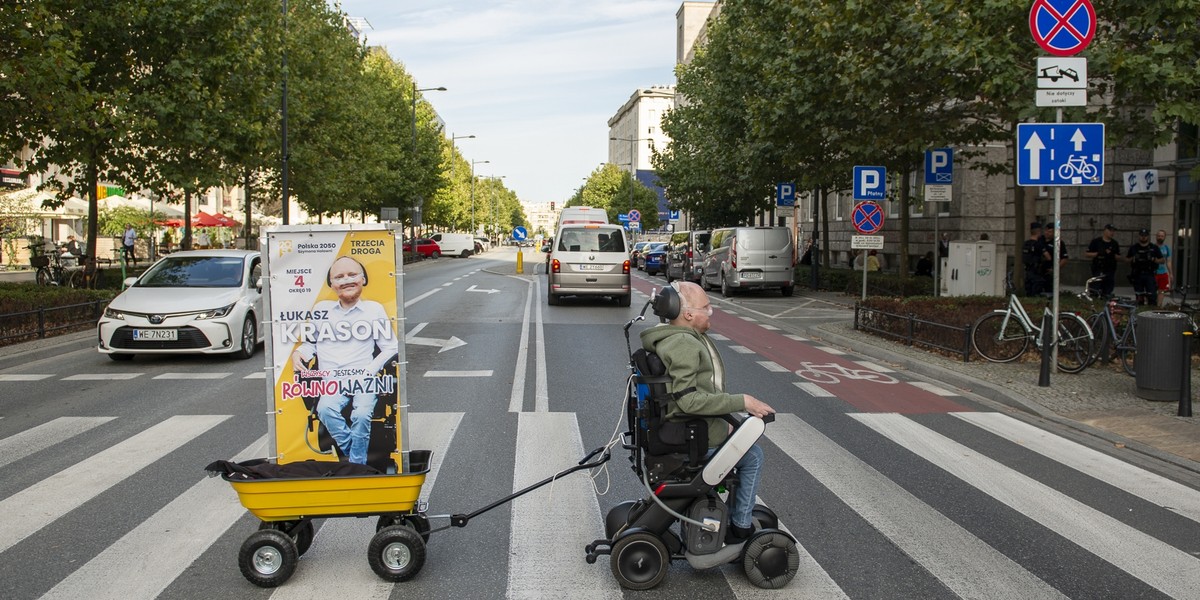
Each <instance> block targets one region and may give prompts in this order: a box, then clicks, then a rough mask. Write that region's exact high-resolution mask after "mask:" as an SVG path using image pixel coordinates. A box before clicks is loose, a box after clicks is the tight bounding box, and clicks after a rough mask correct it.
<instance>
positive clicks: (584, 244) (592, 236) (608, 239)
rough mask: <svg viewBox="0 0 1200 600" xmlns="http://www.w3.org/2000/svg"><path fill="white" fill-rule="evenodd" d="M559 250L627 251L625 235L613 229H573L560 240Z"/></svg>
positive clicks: (561, 236)
mask: <svg viewBox="0 0 1200 600" xmlns="http://www.w3.org/2000/svg"><path fill="white" fill-rule="evenodd" d="M558 251H559V252H625V236H624V235H621V232H620V231H619V230H612V229H604V230H601V229H573V230H570V231H564V232H563V233H562V235H560V236H559V240H558Z"/></svg>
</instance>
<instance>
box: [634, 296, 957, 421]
mask: <svg viewBox="0 0 1200 600" xmlns="http://www.w3.org/2000/svg"><path fill="white" fill-rule="evenodd" d="M634 287H636V288H637V289H638V290H639V291H642V292H644V293H646V294H647V295H648V294H650V293H651V291H652V290H653V289H657V288H658V287H660V286H659V285H653V284H651V283H649V282H646V281H644V280H641V279H638V278H635V279H634ZM713 309H714V310H713V314H712V317H710V321H709V322H710V323H711V329H710V333H719V334H721V335H724V336H725V337H727V338H729V339H730V341H731V342H732V343H734V344H737V345H740V346H745V347H746V348H749V349H750V350H751V351H753V352H754V353H755V354H757V355H758V356H759V357H761V358H762V359H763V360H769V361H772V362H774V363H775V364H778V365H780V366H781V367H784V368H785V369H787V370H788V371H789V372H790V373H791V376H792V377H793V378H795V380H796V381H801V382H812V381H813V380H814V379H824V380H825V382H823V383H817V385H820V386H821V387H822V388H824V389H825V390H827V391H829V392H830V393H832V394H834V395H835V396H837V398H838V399H839V400H841V401H843V402H846V403H847V404H850V405H851V406H853V407H854V408H856V409H858V410H859V411H862V412H872V413H880V412H886V413H899V414H925V413H945V412H972V411H974V410H975V409H972V408H969V407H967V406H964V405H962V404H959V403H956V402H954V401H952V400H950V399H948V398H945V397H943V396H939V395H937V394H934V393H933V392H930V391H928V390H925V389H921V388H919V387H916V386H913V385H906V382H905V381H904V380H903V378H902V377H900V376H899V375H898V374H894V373H887V374H883V373H879V374H876V375H877V376H876V375H867V374H865V373H861V372H862V371H864V370H865V369H867V368H866V367H864V366H863V365H860V364H858V363H856V362H853V361H852V360H850V359H849V358H847V357H843V356H836V355H833V354H830V353H828V352H826V351H824V350H821V349H819V348H817V347H815V346H813V345H811V344H808V343H805V342H800V341H797V340H793V339H791V338H788V337H785V336H784V335H783V334H781V333H779V332H776V331H771V330H769V329H764V328H763V327H761V326H759V325H757V324H755V323H750V322H747V321H745V320H743V319H740V318H738V317H737V316H734V315H730V314H728V313H726V312H725V311H724V310H722V307H721V305H720V304H719V303H714V304H713ZM723 354H724V353H723ZM796 371H807V372H808V373H807V374H808V375H809V377H807V378H806V377H804V376H803V375H797V374H796ZM846 371H849V372H851V373H852V375H849V376H845V375H842V373H844V372H846ZM854 373H857V374H858V375H857V376H856V375H853V374H854ZM834 378H836V379H837V380H838V383H830V382H831V381H832V380H833V379H834ZM889 379H900V380H901V381H900V383H899V384H894V383H889V382H888V380H889Z"/></svg>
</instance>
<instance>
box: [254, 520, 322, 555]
mask: <svg viewBox="0 0 1200 600" xmlns="http://www.w3.org/2000/svg"><path fill="white" fill-rule="evenodd" d="M258 528H259V529H260V530H263V529H274V530H275V531H281V532H283V533H284V534H285V535H287V536H288V537H290V538H292V540H293V541H295V542H296V554H297V555H298V556H304V553H305V552H308V549H309V548H310V547H312V543H313V537H314V536H315V535H316V534H315V533H314V532H313V524H312V521H311V520H308V519H304V520H301V521H263V522H262V523H261V524H259V526H258Z"/></svg>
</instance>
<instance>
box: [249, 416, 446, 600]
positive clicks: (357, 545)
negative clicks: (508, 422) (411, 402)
mask: <svg viewBox="0 0 1200 600" xmlns="http://www.w3.org/2000/svg"><path fill="white" fill-rule="evenodd" d="M462 417H463V413H460V412H456V413H409V419H411V421H410V422H409V435H410V436H411V438H412V439H411V440H410V441H411V444H410V445H409V447H410V448H413V449H418V450H432V451H433V464H431V465H429V474H428V475H426V476H425V484H424V485H422V486H421V499H422V500H427V499H428V498H429V492H430V490H432V489H433V486H434V483H435V482H436V480H437V476H438V474H439V473H440V472H441V466H442V458H444V457H445V456H446V449H447V448H449V447H450V442H451V441H453V438H454V434H455V432H457V431H458V426H459V423H460V422H461V421H462ZM376 521H377V519H373V518H371V519H325V521H324V523H323V524H322V525H321V529H320V530H319V531H317V536H316V538H315V539H314V541H313V545H312V548H311V549H310V550H309V551H308V552H307V553H306V554H305V555H304V568H303V569H296V574H295V575H293V576H292V578H291V579H290V580H288V584H287V585H285V586H283V587H280V588H278V589H276V590H275V593H274V594H272V595H271V599H272V600H289V599H292V598H297V599H310V598H354V599H355V600H359V599H361V600H371V599H378V600H384V599H386V598H388V597H389V596H391V593H392V591H393V589H394V586H393V584H391V583H389V582H386V581H383V580H382V579H379V578H378V577H375V576H374V574H368V575H367V576H363V577H348V576H347V574H350V573H362V572H363V556H364V554H365V549H366V546H367V543H368V542H369V541H370V539H371V537H372V536H374V535H375V523H376ZM435 525H438V524H435ZM249 533H250V532H246V534H247V535H249ZM310 559H311V560H310Z"/></svg>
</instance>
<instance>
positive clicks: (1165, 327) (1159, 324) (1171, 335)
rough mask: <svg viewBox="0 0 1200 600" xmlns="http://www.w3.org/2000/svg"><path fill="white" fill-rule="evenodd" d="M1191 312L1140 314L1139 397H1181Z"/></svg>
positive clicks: (1168, 399) (1165, 398)
mask: <svg viewBox="0 0 1200 600" xmlns="http://www.w3.org/2000/svg"><path fill="white" fill-rule="evenodd" d="M1188 326H1189V321H1188V317H1187V315H1185V314H1183V313H1181V312H1174V311H1168V310H1155V311H1148V312H1144V313H1139V314H1138V316H1137V356H1136V357H1134V361H1133V369H1134V372H1136V373H1137V377H1136V379H1137V397H1138V398H1142V399H1145V400H1163V401H1172V402H1173V401H1176V400H1179V386H1180V385H1181V384H1182V379H1183V348H1184V339H1183V332H1185V331H1187V330H1188Z"/></svg>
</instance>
